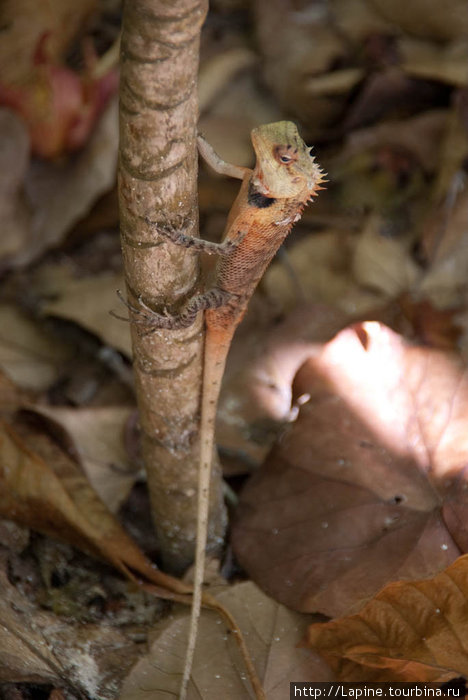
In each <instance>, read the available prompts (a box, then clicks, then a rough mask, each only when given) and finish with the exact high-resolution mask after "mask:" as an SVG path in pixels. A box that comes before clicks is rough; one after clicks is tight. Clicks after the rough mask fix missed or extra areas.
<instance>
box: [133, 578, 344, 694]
mask: <svg viewBox="0 0 468 700" xmlns="http://www.w3.org/2000/svg"><path fill="white" fill-rule="evenodd" d="M216 597H217V599H218V600H219V601H220V602H221V603H223V605H225V606H226V607H228V608H229V609H230V610H232V612H233V614H234V615H235V617H236V620H237V621H238V622H239V625H240V627H241V629H242V631H243V633H244V634H245V637H246V639H247V640H248V644H249V648H250V651H251V653H252V657H253V658H254V659H255V666H256V668H257V671H258V674H259V676H260V678H262V681H263V683H262V684H263V688H264V691H265V693H266V696H267V697H268V700H280V699H282V698H285V697H287V695H288V693H289V682H290V681H292V680H295V681H312V680H313V681H331V680H333V675H332V673H331V672H330V670H329V668H328V667H327V665H326V664H325V663H324V662H323V661H322V660H321V659H320V658H319V657H318V656H317V655H312V654H310V652H307V651H306V650H305V649H298V648H297V644H298V643H299V642H300V640H301V637H302V636H303V634H304V632H303V631H304V630H305V628H306V625H307V618H306V617H305V616H303V615H299V614H298V613H294V612H292V611H291V610H287V609H286V608H285V607H283V606H282V605H278V603H275V602H274V601H273V600H271V598H268V597H267V596H266V595H265V594H264V593H262V592H261V591H260V590H259V589H258V588H257V587H256V586H255V585H254V584H252V583H250V582H249V583H241V584H238V585H236V586H233V587H230V588H228V589H227V590H224V591H223V592H221V593H219V594H218V595H217V596H216ZM188 626H189V617H188V615H187V614H184V615H177V616H174V617H171V618H170V619H169V621H167V620H166V621H165V622H164V623H163V624H162V625H160V626H158V628H156V630H155V631H156V633H157V637H156V639H155V641H154V642H153V644H152V645H151V648H150V651H149V653H148V654H147V655H146V656H144V657H143V658H142V659H141V660H140V661H139V662H138V663H137V664H136V665H135V666H134V668H133V669H132V671H131V672H130V674H129V676H128V677H127V679H126V680H125V681H124V684H123V687H122V691H121V695H120V700H147V698H148V697H165V695H166V694H167V696H168V697H169V696H171V695H174V696H175V695H177V691H178V689H179V685H180V665H181V659H182V658H183V657H184V654H185V647H186V640H187V632H188ZM187 697H188V700H195V699H196V698H200V697H202V698H203V699H204V700H215V699H216V700H217V699H218V698H220V697H223V698H226V700H244V699H245V698H252V697H253V695H252V693H251V690H250V688H249V686H248V684H247V682H246V677H245V672H244V668H243V665H242V662H241V661H240V659H239V658H238V653H237V648H236V646H235V644H234V642H233V639H232V636H229V635H227V634H226V629H225V627H224V626H223V625H221V624H219V619H218V618H217V617H216V616H215V615H214V614H213V613H212V612H210V611H205V612H204V613H203V615H202V618H201V620H200V631H199V635H198V643H197V649H196V653H195V662H194V667H193V672H192V682H191V684H190V686H189V689H188V696H187Z"/></svg>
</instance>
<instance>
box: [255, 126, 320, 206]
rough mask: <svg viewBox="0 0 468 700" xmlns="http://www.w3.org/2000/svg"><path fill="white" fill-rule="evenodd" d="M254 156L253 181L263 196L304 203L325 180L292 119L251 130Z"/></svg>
mask: <svg viewBox="0 0 468 700" xmlns="http://www.w3.org/2000/svg"><path fill="white" fill-rule="evenodd" d="M251 138H252V144H253V147H254V150H255V155H256V157H257V163H256V166H255V169H254V174H253V183H254V185H255V186H256V188H257V189H258V190H259V191H260V192H261V193H262V194H263V195H265V196H266V197H274V198H275V199H289V198H298V199H301V200H303V201H304V202H306V201H307V199H309V197H310V196H312V195H313V194H315V192H317V191H318V190H320V189H323V188H322V187H320V183H322V182H326V180H325V179H324V177H325V174H324V172H323V171H322V170H321V169H320V167H319V166H318V164H317V163H316V162H315V159H314V158H313V156H311V154H310V151H311V149H310V148H309V147H308V146H306V144H305V143H304V141H303V140H302V139H301V137H300V136H299V132H298V130H297V126H296V125H295V124H293V122H286V121H284V122H275V123H274V124H264V125H263V126H259V127H258V128H257V129H254V130H253V131H252V133H251Z"/></svg>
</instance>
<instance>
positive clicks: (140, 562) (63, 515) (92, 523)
mask: <svg viewBox="0 0 468 700" xmlns="http://www.w3.org/2000/svg"><path fill="white" fill-rule="evenodd" d="M32 443H33V444H34V449H35V452H32V451H31V449H30V448H29V447H28V446H26V444H25V443H24V440H23V439H22V438H20V437H19V435H18V434H17V432H16V431H15V430H13V429H12V428H11V427H10V426H8V425H7V424H5V423H4V424H2V425H1V426H0V516H2V517H4V518H9V519H11V520H14V521H16V522H19V523H20V524H22V525H27V526H28V527H31V528H33V529H35V530H39V531H40V532H43V533H45V534H47V535H49V536H51V537H54V538H58V539H63V540H65V541H66V542H69V543H71V544H73V545H74V546H76V547H79V548H81V549H84V550H85V551H88V552H90V553H91V554H94V555H97V556H99V557H101V558H103V559H106V560H107V561H109V562H110V563H111V564H112V565H113V566H115V567H116V568H117V569H118V570H119V571H121V572H122V573H124V574H125V575H127V576H130V577H131V576H132V574H131V572H134V573H137V574H139V575H141V576H142V577H143V578H144V579H146V580H147V581H150V582H151V583H152V584H154V587H155V592H156V593H157V595H160V596H161V597H166V598H173V597H174V596H173V593H174V592H175V594H177V593H180V594H186V593H188V592H190V587H188V586H186V585H185V584H183V583H182V582H180V581H178V580H177V579H173V578H172V577H170V576H166V575H165V574H163V573H162V572H160V571H157V570H156V568H155V567H153V565H152V564H151V563H150V562H149V561H148V560H147V559H146V557H145V556H144V554H143V553H142V552H141V550H140V549H139V548H138V547H137V545H136V544H135V543H134V542H133V541H132V540H131V538H130V537H129V536H128V535H127V534H126V533H125V532H124V530H123V529H122V528H121V526H120V525H119V523H118V522H117V520H116V519H115V518H114V516H113V515H112V514H111V513H110V512H109V511H108V510H107V508H106V507H105V505H104V504H103V503H102V501H101V500H100V499H99V498H98V496H97V495H96V494H95V493H94V491H93V489H92V488H91V487H90V486H89V484H88V482H87V481H86V479H85V477H84V476H83V475H82V474H81V472H80V470H79V469H78V468H77V466H76V465H75V463H74V462H72V461H71V460H70V459H69V458H68V457H67V456H66V455H65V454H64V453H63V452H62V451H61V450H60V449H58V448H57V447H55V446H54V445H53V443H51V442H50V441H47V440H46V438H45V437H44V436H43V435H42V434H40V433H35V434H34V439H33V440H32ZM41 446H42V451H43V452H44V454H47V457H48V462H46V461H45V459H44V458H43V457H41V456H39V455H38V454H37V453H36V451H37V450H38V449H39V448H41Z"/></svg>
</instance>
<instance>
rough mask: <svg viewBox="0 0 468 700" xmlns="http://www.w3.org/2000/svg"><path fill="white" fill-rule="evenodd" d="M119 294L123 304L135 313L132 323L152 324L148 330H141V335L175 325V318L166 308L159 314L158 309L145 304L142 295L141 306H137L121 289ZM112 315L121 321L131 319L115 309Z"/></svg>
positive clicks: (140, 324) (139, 300)
mask: <svg viewBox="0 0 468 700" xmlns="http://www.w3.org/2000/svg"><path fill="white" fill-rule="evenodd" d="M117 296H118V297H119V299H120V301H121V302H122V304H124V305H125V306H126V307H127V309H129V310H130V311H131V312H132V313H133V314H134V318H133V319H132V323H135V324H137V325H138V326H150V328H148V329H147V330H146V331H140V335H142V336H145V335H151V334H152V333H154V332H155V331H156V330H158V328H171V327H172V326H173V324H174V320H175V319H174V317H173V316H171V315H170V314H169V312H168V311H167V310H166V309H164V310H163V313H162V314H158V313H157V312H156V311H153V309H151V308H150V307H149V306H148V305H147V304H145V302H144V301H143V299H142V298H141V297H138V304H139V306H135V305H134V304H132V303H131V302H129V301H128V299H126V298H125V297H124V295H123V294H122V291H121V290H120V289H118V290H117ZM110 315H111V316H113V317H114V318H117V319H119V321H126V322H129V321H130V319H129V318H126V317H125V316H120V314H117V313H115V311H110ZM135 316H136V318H135Z"/></svg>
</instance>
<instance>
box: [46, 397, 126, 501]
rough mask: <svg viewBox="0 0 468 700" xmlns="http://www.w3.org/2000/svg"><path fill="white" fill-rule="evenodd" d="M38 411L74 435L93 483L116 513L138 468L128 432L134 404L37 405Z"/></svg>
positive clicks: (79, 456)
mask: <svg viewBox="0 0 468 700" xmlns="http://www.w3.org/2000/svg"><path fill="white" fill-rule="evenodd" d="M33 410H35V411H39V413H40V415H44V416H46V417H47V418H50V419H52V420H53V421H54V422H56V423H58V424H59V425H60V426H61V427H62V428H64V429H65V430H66V431H67V433H68V434H69V435H70V437H71V441H72V443H73V445H72V449H73V453H74V456H76V458H77V459H78V460H79V462H80V464H81V466H82V467H83V470H84V472H85V474H86V476H87V478H88V480H89V483H90V484H91V486H92V487H93V489H94V490H95V491H96V493H97V495H98V496H99V498H101V500H102V501H103V502H104V503H105V504H106V506H107V507H108V508H109V510H110V511H111V513H116V512H117V511H118V509H119V508H120V506H121V505H122V503H123V502H124V501H125V500H126V498H127V496H128V495H129V493H130V490H131V488H132V486H133V484H134V483H135V479H136V476H137V474H138V469H135V465H133V466H132V465H131V464H130V461H129V456H128V454H127V452H126V449H125V444H124V435H125V428H126V425H127V421H128V419H129V417H130V415H131V413H132V411H133V409H132V408H126V407H118V406H117V407H113V406H112V407H111V406H104V407H99V408H65V407H63V406H60V407H55V406H52V407H50V406H37V407H34V409H33Z"/></svg>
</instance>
